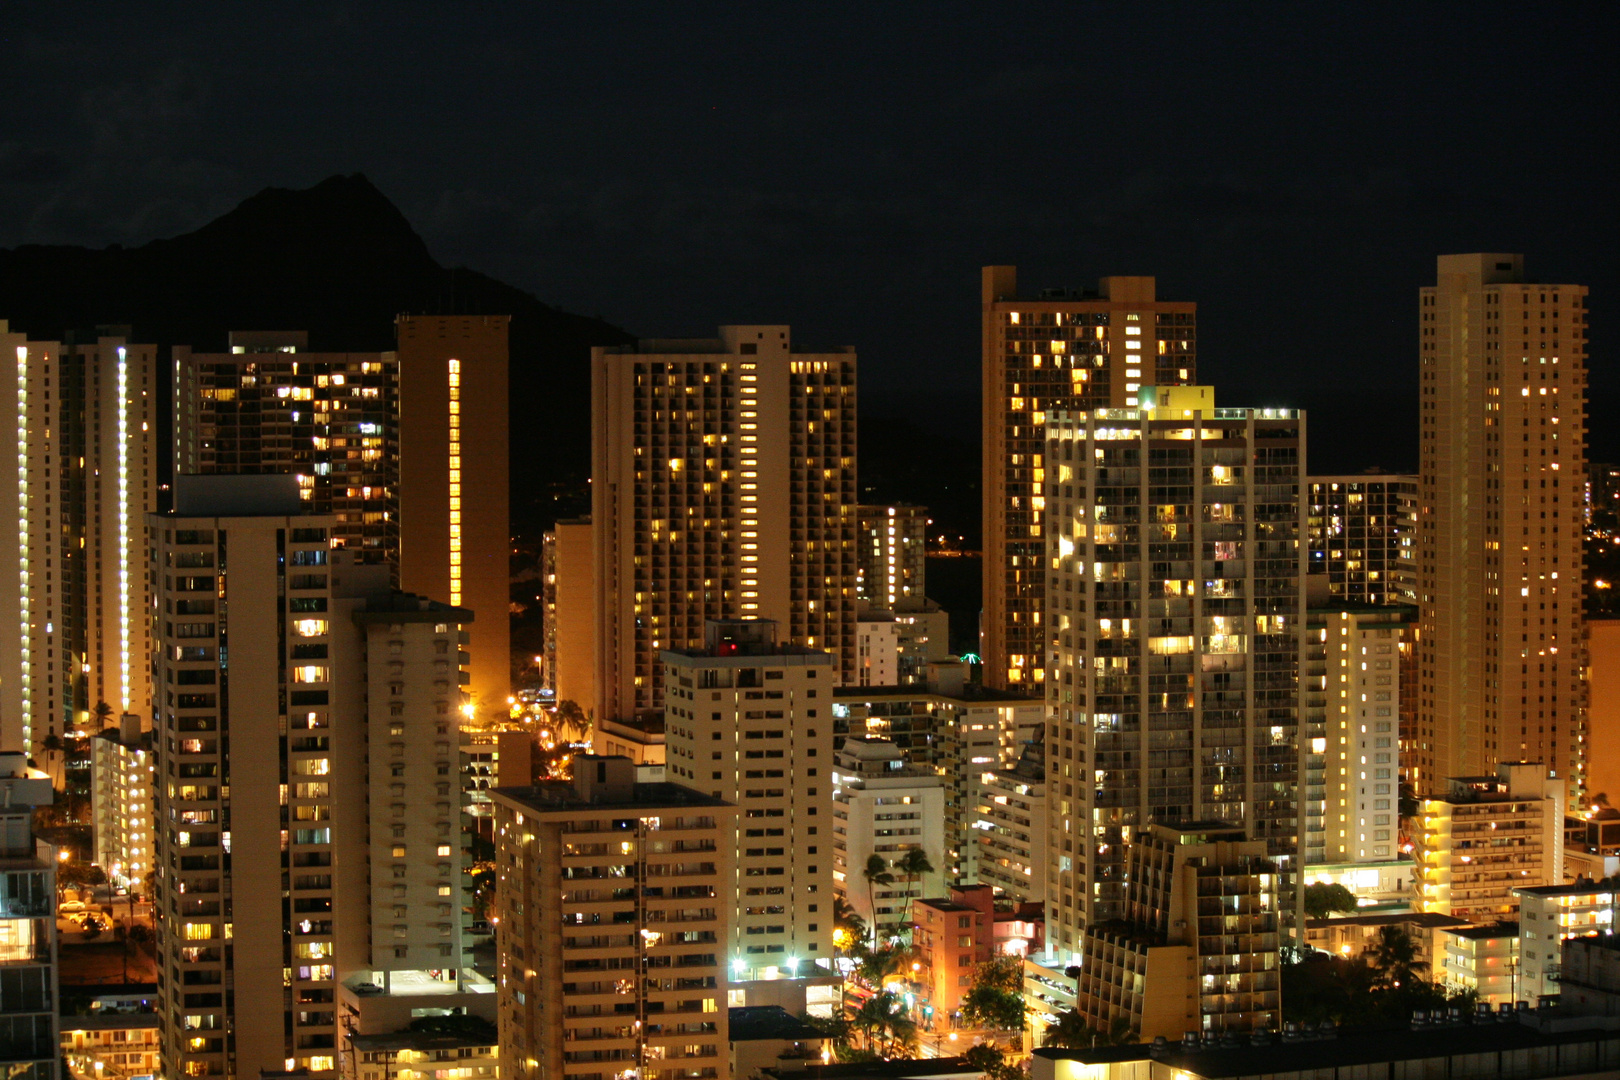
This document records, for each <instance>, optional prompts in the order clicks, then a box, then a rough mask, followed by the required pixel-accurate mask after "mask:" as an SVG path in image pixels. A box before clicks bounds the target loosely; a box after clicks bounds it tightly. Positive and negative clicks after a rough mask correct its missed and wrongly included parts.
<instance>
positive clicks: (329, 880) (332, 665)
mask: <svg viewBox="0 0 1620 1080" xmlns="http://www.w3.org/2000/svg"><path fill="white" fill-rule="evenodd" d="M300 494H301V492H300V489H299V487H298V484H297V480H296V479H295V478H294V477H290V476H181V477H178V478H177V479H176V485H175V510H174V512H173V513H171V514H163V515H157V514H154V515H151V516H150V517H149V518H148V519H147V524H148V528H149V530H150V535H151V537H152V548H153V550H152V562H151V565H152V567H153V571H152V573H153V577H154V580H155V585H154V589H155V592H156V596H157V602H156V604H155V605H154V607H153V611H152V620H153V641H154V645H155V648H154V651H153V658H152V669H153V675H154V680H155V683H154V684H155V685H158V686H162V687H164V691H163V694H162V696H161V697H160V699H159V700H158V702H157V709H156V727H155V739H154V745H155V748H156V750H157V755H158V760H157V765H158V774H159V776H160V777H161V780H160V782H159V786H158V793H157V816H158V823H159V828H158V844H157V855H156V862H157V864H158V868H159V886H158V890H157V895H156V897H155V905H154V907H155V915H156V922H157V927H158V950H159V951H158V955H159V956H160V958H161V962H160V965H159V967H160V971H161V975H160V979H159V994H160V996H161V997H162V999H163V1009H162V1011H163V1013H164V1015H165V1016H171V1017H176V1018H178V1019H177V1020H176V1021H175V1023H174V1024H172V1025H171V1026H170V1027H169V1028H168V1029H167V1030H166V1032H165V1043H164V1050H163V1060H164V1072H165V1073H166V1074H174V1075H197V1076H209V1075H224V1076H238V1075H251V1074H252V1072H253V1071H254V1070H259V1069H265V1070H270V1071H281V1070H283V1069H289V1070H290V1069H307V1070H309V1072H310V1074H311V1075H312V1076H316V1077H320V1076H326V1077H335V1076H336V1070H337V1055H338V1053H339V1050H340V1049H342V1047H341V1044H340V1042H339V1040H340V1038H341V1037H342V1029H341V1028H340V1026H339V1024H338V1020H337V1014H338V1009H339V1006H340V1005H344V1006H345V1007H352V1008H353V1009H354V1010H355V1011H356V1012H357V1013H358V1012H363V1011H364V1010H365V1009H366V1008H367V1007H370V1008H383V1007H384V1005H383V1003H382V1002H381V1001H379V1002H378V1003H372V1002H371V999H372V998H373V997H376V998H379V999H389V1000H388V1004H390V1005H392V1004H394V1003H395V1002H394V1000H393V999H394V998H395V997H396V995H405V996H409V995H411V994H414V993H428V994H431V995H436V996H437V997H438V998H439V1000H440V1002H441V1003H445V1004H449V1003H454V1004H456V1005H457V1006H460V1007H465V1006H466V1005H467V1002H466V1001H463V1000H460V998H471V999H473V1000H474V1003H477V1002H478V1001H482V1002H483V1003H487V1004H488V1005H493V1001H494V997H493V994H492V993H491V992H490V991H491V990H492V989H493V988H492V987H490V986H489V984H488V983H487V981H485V982H482V984H481V986H482V989H483V991H484V993H482V994H479V993H478V992H477V986H478V985H479V980H478V979H477V977H476V976H473V975H471V973H470V971H469V970H468V969H465V968H463V967H462V956H461V937H460V931H461V925H460V924H461V903H462V897H461V885H462V880H461V879H462V872H461V871H462V867H463V865H464V859H465V856H464V854H463V851H462V841H461V833H460V823H461V806H460V797H459V794H460V793H459V791H457V790H456V789H457V788H458V786H459V785H458V778H457V770H456V765H457V750H458V747H457V737H456V730H457V717H458V713H459V711H460V710H459V706H460V704H461V701H462V691H461V683H462V679H463V677H464V676H463V672H464V670H465V654H464V653H463V652H462V644H463V639H462V632H461V627H462V626H464V625H465V624H467V623H469V622H470V621H471V618H472V616H471V613H470V612H467V611H465V610H461V609H457V608H451V607H447V606H445V605H442V604H432V603H429V602H428V601H425V600H421V599H419V598H417V597H414V596H403V595H400V594H397V593H393V592H391V591H390V588H389V584H388V570H387V568H386V567H385V566H383V565H380V564H371V565H359V564H357V563H356V562H355V561H354V559H353V556H354V554H355V553H353V552H351V551H348V550H344V549H335V548H334V535H333V534H334V532H335V528H336V524H337V523H336V521H335V519H334V518H333V517H331V516H329V515H311V514H306V513H303V512H302V511H303V509H304V507H305V506H306V505H307V502H306V500H304V499H302V498H301V497H300ZM227 658H228V663H227ZM350 983H353V984H355V985H358V984H360V983H368V984H369V985H370V987H372V988H374V989H364V990H354V989H352V988H351V987H350V986H349V985H348V984H350ZM227 988H229V989H230V990H231V992H230V993H229V994H227V993H225V990H226V989H227ZM362 999H363V1000H362ZM403 1011H404V1012H405V1014H406V1018H407V1020H408V1015H409V1010H408V1008H406V1009H404V1010H403ZM490 1018H493V1014H492V1013H491V1014H490Z"/></svg>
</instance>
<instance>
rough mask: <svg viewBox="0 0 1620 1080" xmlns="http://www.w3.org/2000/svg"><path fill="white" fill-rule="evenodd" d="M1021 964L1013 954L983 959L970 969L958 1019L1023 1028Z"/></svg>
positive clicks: (977, 1024)
mask: <svg viewBox="0 0 1620 1080" xmlns="http://www.w3.org/2000/svg"><path fill="white" fill-rule="evenodd" d="M1023 990H1024V966H1023V963H1022V961H1020V960H1019V958H1018V957H1016V956H1001V957H997V958H996V959H994V960H987V961H985V962H984V963H982V964H980V965H979V966H978V967H977V968H975V969H974V971H973V984H972V985H971V986H970V987H969V988H968V992H967V993H966V994H964V995H962V1019H964V1020H966V1021H967V1022H968V1023H969V1024H971V1025H973V1026H974V1027H987V1028H995V1029H996V1030H998V1031H1022V1030H1023V1029H1024V1023H1025V1016H1024V993H1023Z"/></svg>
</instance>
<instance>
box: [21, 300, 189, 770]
mask: <svg viewBox="0 0 1620 1080" xmlns="http://www.w3.org/2000/svg"><path fill="white" fill-rule="evenodd" d="M0 343H3V344H4V347H5V349H6V354H7V355H8V356H11V357H14V358H15V363H16V369H15V374H16V379H15V383H14V385H15V387H16V391H15V396H14V397H13V400H12V404H13V405H14V406H15V407H16V415H17V419H18V424H17V437H18V441H17V457H16V461H17V472H16V476H15V477H14V480H15V482H14V483H10V484H6V485H0V487H3V489H4V491H5V494H4V495H0V513H6V514H7V520H12V521H16V522H17V526H18V533H17V549H16V550H17V553H18V563H17V572H16V573H9V574H5V575H0V606H4V607H5V609H6V610H7V611H13V612H16V613H17V615H16V617H15V618H8V619H6V620H4V621H3V622H0V655H4V656H5V657H6V660H5V666H4V669H3V670H0V746H13V747H17V748H19V749H22V748H26V749H27V750H28V752H29V753H30V754H33V755H34V756H35V757H36V758H39V757H40V754H41V748H42V745H43V743H44V741H45V740H46V739H48V738H51V737H52V736H55V737H57V738H63V737H66V736H68V735H70V734H72V733H74V732H80V731H95V730H99V729H100V727H101V726H102V724H103V723H104V722H115V721H116V718H117V717H118V716H119V715H121V714H123V713H129V712H133V713H136V714H137V715H141V716H145V715H146V714H147V712H148V707H149V702H150V698H151V688H150V685H149V684H148V682H147V676H148V672H147V663H146V656H147V654H148V652H149V648H148V644H147V639H146V619H145V612H146V609H147V606H148V604H149V602H150V593H149V592H148V591H147V578H146V574H145V572H144V559H145V555H144V552H145V549H146V542H145V538H144V537H143V535H142V532H141V530H142V528H143V527H144V525H143V523H144V521H145V517H146V514H147V513H148V512H150V511H152V510H154V509H156V507H157V501H156V500H157V461H156V460H155V447H156V443H157V393H158V383H157V378H158V374H157V370H156V349H155V347H154V346H151V345H131V344H128V343H127V342H126V341H125V337H124V336H123V335H122V334H121V333H120V332H119V328H104V329H103V330H102V331H100V332H98V333H97V335H96V336H93V337H92V336H89V335H86V336H85V337H83V338H82V339H77V338H74V337H72V336H70V337H69V338H68V339H67V340H65V341H63V342H61V343H57V342H30V341H28V340H27V339H26V338H25V337H24V336H23V335H21V334H14V333H8V332H7V330H6V324H5V323H4V322H0Z"/></svg>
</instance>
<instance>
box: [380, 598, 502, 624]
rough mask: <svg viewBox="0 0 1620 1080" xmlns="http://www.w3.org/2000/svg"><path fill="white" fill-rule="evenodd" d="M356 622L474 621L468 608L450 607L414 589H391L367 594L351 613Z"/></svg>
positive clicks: (465, 622)
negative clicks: (412, 590)
mask: <svg viewBox="0 0 1620 1080" xmlns="http://www.w3.org/2000/svg"><path fill="white" fill-rule="evenodd" d="M354 621H355V622H357V623H399V622H431V623H457V624H460V625H466V624H468V623H470V622H472V621H473V613H472V612H471V611H469V610H468V609H467V608H461V607H451V606H450V605H449V604H442V603H440V602H439V601H437V600H429V599H428V598H427V597H425V596H417V595H416V594H415V593H404V592H390V593H386V594H382V595H377V596H369V597H367V598H366V606H365V607H364V608H362V609H360V610H358V611H356V612H355V613H354Z"/></svg>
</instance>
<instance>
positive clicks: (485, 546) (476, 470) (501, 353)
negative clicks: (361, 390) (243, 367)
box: [394, 315, 512, 715]
mask: <svg viewBox="0 0 1620 1080" xmlns="http://www.w3.org/2000/svg"><path fill="white" fill-rule="evenodd" d="M511 321H512V320H511V318H510V316H506V315H401V316H400V317H399V318H398V320H396V322H395V328H396V331H397V339H398V351H397V352H396V353H395V354H394V355H395V357H396V359H397V362H398V364H399V432H400V440H399V519H400V534H399V587H400V588H401V589H403V590H404V591H406V592H410V593H416V594H418V595H420V596H435V597H444V598H446V599H447V600H448V601H449V602H450V604H451V606H453V607H466V608H470V609H471V610H473V611H477V612H481V613H483V614H484V618H482V619H480V620H479V623H478V630H477V633H476V634H475V635H474V638H473V641H472V647H471V650H470V653H471V657H472V660H471V663H470V665H469V667H468V672H469V675H470V679H471V681H470V682H469V683H468V685H467V690H468V693H469V695H470V699H471V704H472V705H473V706H474V708H476V709H477V710H478V712H479V713H480V715H493V714H501V715H504V714H505V712H506V708H507V702H506V698H507V695H508V694H510V693H511V687H512V675H511V670H512V668H511V664H512V661H511V657H510V655H509V653H510V651H511V629H510V620H509V619H508V618H507V617H506V612H507V611H508V610H509V609H510V607H511V579H512V573H511V553H512V543H511V541H512V523H511V513H510V510H509V498H510V496H509V486H510V484H509V464H508V449H507V434H508V432H507V428H508V411H507V331H508V328H509V325H510V323H511Z"/></svg>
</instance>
